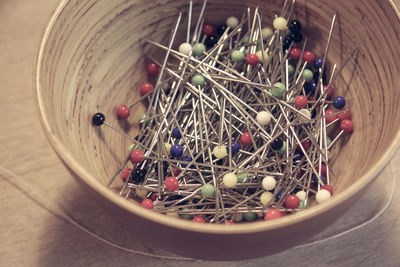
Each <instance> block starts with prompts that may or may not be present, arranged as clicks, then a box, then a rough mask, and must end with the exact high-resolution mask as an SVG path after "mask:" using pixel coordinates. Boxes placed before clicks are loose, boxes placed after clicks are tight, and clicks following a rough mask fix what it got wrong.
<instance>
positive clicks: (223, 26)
mask: <svg viewBox="0 0 400 267" xmlns="http://www.w3.org/2000/svg"><path fill="white" fill-rule="evenodd" d="M227 28H228V26H227V25H226V24H221V25H219V26H218V27H217V29H216V31H215V32H216V33H217V35H218V36H222V35H223V34H224V32H225V31H226V29H227Z"/></svg>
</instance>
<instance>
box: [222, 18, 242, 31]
mask: <svg viewBox="0 0 400 267" xmlns="http://www.w3.org/2000/svg"><path fill="white" fill-rule="evenodd" d="M225 23H226V25H228V26H229V27H231V29H234V28H236V27H237V26H238V25H239V19H238V18H237V17H234V16H230V17H228V18H227V19H226V22H225Z"/></svg>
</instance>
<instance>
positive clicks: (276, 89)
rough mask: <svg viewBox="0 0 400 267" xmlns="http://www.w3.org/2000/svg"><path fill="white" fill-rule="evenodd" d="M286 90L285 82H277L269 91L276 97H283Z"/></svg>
mask: <svg viewBox="0 0 400 267" xmlns="http://www.w3.org/2000/svg"><path fill="white" fill-rule="evenodd" d="M285 91H286V87H285V85H284V84H283V83H281V82H277V83H275V84H274V85H273V87H271V88H270V89H269V92H270V93H271V94H272V95H273V96H275V97H276V98H282V96H283V95H284V93H285Z"/></svg>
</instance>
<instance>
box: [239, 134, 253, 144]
mask: <svg viewBox="0 0 400 267" xmlns="http://www.w3.org/2000/svg"><path fill="white" fill-rule="evenodd" d="M240 143H241V144H242V145H243V146H249V145H251V136H250V133H249V132H244V133H243V134H242V135H241V136H240Z"/></svg>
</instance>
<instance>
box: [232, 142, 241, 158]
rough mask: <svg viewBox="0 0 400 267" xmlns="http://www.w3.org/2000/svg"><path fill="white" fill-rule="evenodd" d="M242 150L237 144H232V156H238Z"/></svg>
mask: <svg viewBox="0 0 400 267" xmlns="http://www.w3.org/2000/svg"><path fill="white" fill-rule="evenodd" d="M239 150H240V145H239V144H238V143H236V142H232V156H234V155H236V153H238V152H239Z"/></svg>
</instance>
